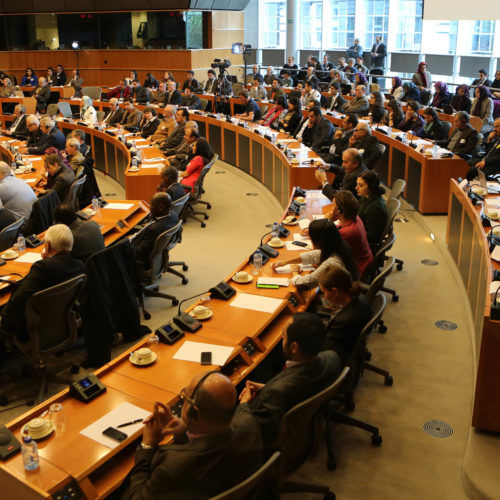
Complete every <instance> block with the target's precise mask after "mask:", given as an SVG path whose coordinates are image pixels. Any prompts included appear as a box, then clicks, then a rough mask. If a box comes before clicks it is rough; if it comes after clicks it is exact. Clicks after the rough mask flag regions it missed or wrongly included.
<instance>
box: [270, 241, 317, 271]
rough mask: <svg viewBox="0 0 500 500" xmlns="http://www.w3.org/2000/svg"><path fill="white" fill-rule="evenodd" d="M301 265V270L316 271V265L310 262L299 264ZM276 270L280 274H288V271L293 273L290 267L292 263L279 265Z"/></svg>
mask: <svg viewBox="0 0 500 500" xmlns="http://www.w3.org/2000/svg"><path fill="white" fill-rule="evenodd" d="M294 246H295V245H294ZM299 266H300V272H302V271H314V266H311V265H309V264H299ZM274 272H276V273H278V274H286V273H291V272H292V270H291V269H290V264H288V265H286V266H281V267H277V268H276V269H275V270H274Z"/></svg>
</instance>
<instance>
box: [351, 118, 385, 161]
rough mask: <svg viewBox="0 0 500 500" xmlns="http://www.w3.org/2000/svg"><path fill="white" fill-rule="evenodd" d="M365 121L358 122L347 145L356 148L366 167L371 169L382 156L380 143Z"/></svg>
mask: <svg viewBox="0 0 500 500" xmlns="http://www.w3.org/2000/svg"><path fill="white" fill-rule="evenodd" d="M371 134H372V131H371V128H370V126H369V125H368V124H367V123H358V124H357V125H356V128H355V129H354V133H353V134H352V136H351V138H350V139H349V147H351V148H356V149H357V150H358V151H359V152H360V153H361V155H362V157H363V163H364V164H365V165H366V168H369V169H370V170H371V169H373V167H374V166H375V163H377V161H378V160H379V159H380V158H381V157H382V145H381V144H380V142H379V140H378V139H377V138H376V137H374V136H373V135H371Z"/></svg>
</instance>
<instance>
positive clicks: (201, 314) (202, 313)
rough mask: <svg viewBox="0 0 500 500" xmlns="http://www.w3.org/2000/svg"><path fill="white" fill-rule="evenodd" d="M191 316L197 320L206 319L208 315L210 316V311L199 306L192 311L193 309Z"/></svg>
mask: <svg viewBox="0 0 500 500" xmlns="http://www.w3.org/2000/svg"><path fill="white" fill-rule="evenodd" d="M193 314H194V315H195V316H196V317H197V318H201V319H203V318H206V317H207V316H208V315H209V314H210V310H209V309H208V307H205V306H202V305H199V306H196V307H195V308H194V309H193Z"/></svg>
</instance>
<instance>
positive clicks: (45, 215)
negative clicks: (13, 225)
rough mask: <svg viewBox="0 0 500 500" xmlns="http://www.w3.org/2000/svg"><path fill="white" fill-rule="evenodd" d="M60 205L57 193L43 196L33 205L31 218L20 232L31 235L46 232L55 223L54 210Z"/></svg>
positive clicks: (51, 192) (52, 192)
mask: <svg viewBox="0 0 500 500" xmlns="http://www.w3.org/2000/svg"><path fill="white" fill-rule="evenodd" d="M60 204H61V200H60V199H59V195H58V194H57V193H56V192H55V191H49V192H48V193H47V194H45V195H43V196H42V197H41V198H39V199H38V200H37V201H35V203H33V206H32V208H31V214H30V218H29V219H28V220H27V221H26V222H25V223H24V225H23V227H22V229H21V231H20V232H21V233H22V234H25V235H31V234H39V233H43V232H44V231H46V230H47V229H48V228H49V227H50V226H52V224H53V223H54V210H55V209H56V207H57V206H58V205H60Z"/></svg>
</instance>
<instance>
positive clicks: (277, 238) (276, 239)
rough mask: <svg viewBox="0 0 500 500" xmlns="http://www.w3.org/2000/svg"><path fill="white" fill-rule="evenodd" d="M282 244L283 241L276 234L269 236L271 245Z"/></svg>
mask: <svg viewBox="0 0 500 500" xmlns="http://www.w3.org/2000/svg"><path fill="white" fill-rule="evenodd" d="M282 244H283V242H282V241H281V239H280V238H279V237H278V236H275V237H274V238H271V245H274V246H280V245H282Z"/></svg>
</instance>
